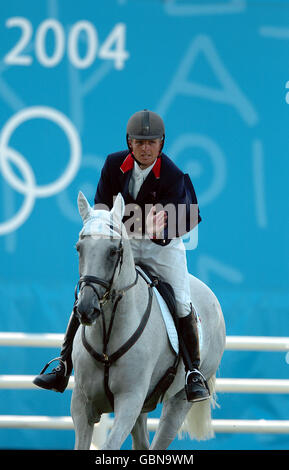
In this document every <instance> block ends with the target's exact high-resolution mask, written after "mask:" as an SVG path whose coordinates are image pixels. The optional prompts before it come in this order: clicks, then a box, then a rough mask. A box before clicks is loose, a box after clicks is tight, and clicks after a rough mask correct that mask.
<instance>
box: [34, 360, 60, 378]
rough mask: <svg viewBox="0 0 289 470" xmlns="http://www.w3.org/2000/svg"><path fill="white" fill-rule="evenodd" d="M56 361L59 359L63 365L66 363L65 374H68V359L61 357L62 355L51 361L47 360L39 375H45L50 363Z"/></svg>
mask: <svg viewBox="0 0 289 470" xmlns="http://www.w3.org/2000/svg"><path fill="white" fill-rule="evenodd" d="M54 361H59V362H61V363H62V364H63V365H64V370H65V374H64V375H65V376H66V375H67V364H66V361H63V359H61V357H55V358H54V359H52V360H51V361H49V362H47V364H46V365H45V366H44V367H43V369H42V371H41V372H40V374H39V375H43V374H44V372H45V371H46V369H47V368H48V367H49V366H50V364H51V363H52V362H54Z"/></svg>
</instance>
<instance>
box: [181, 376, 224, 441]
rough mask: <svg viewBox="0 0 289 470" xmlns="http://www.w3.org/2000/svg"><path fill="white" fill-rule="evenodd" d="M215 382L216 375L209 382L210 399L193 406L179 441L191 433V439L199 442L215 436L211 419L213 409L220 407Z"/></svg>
mask: <svg viewBox="0 0 289 470" xmlns="http://www.w3.org/2000/svg"><path fill="white" fill-rule="evenodd" d="M215 382H216V376H215V375H214V376H212V377H211V378H210V379H209V380H208V382H207V383H208V387H209V389H210V395H211V397H210V399H208V400H203V401H199V402H196V403H194V404H193V405H192V407H191V409H190V411H189V412H188V414H187V416H186V418H185V421H184V423H183V426H182V428H181V429H180V431H179V435H178V437H179V439H182V438H183V437H185V436H184V434H183V433H189V436H190V438H191V439H196V440H198V441H202V440H206V439H211V438H213V437H214V436H215V433H214V430H213V426H212V417H211V408H212V407H213V408H215V407H216V406H218V405H217V402H216V393H215Z"/></svg>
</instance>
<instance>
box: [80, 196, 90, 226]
mask: <svg viewBox="0 0 289 470" xmlns="http://www.w3.org/2000/svg"><path fill="white" fill-rule="evenodd" d="M77 205H78V210H79V213H80V215H81V218H82V220H83V222H85V220H86V219H87V218H88V216H89V214H90V211H91V207H90V204H89V202H88V200H87V199H86V197H85V196H84V194H83V193H82V192H81V191H79V193H78V197H77Z"/></svg>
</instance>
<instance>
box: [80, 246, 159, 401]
mask: <svg viewBox="0 0 289 470" xmlns="http://www.w3.org/2000/svg"><path fill="white" fill-rule="evenodd" d="M116 252H117V253H118V259H117V262H116V264H115V267H114V272H113V276H112V278H111V281H106V280H104V279H101V278H98V277H96V276H90V275H86V276H81V277H80V279H79V281H78V283H77V285H76V287H75V302H74V309H77V300H78V295H77V291H78V288H80V289H82V288H83V287H85V286H89V287H91V288H92V289H93V290H94V292H95V294H96V295H97V296H98V298H99V295H98V292H97V290H96V288H95V285H100V286H102V287H104V288H105V289H106V291H105V293H104V295H103V296H102V298H99V302H100V314H101V318H102V325H103V344H102V346H103V349H102V353H98V352H97V351H95V350H94V348H93V347H92V346H91V345H90V344H89V343H88V341H87V339H86V337H85V325H82V332H81V337H82V343H83V346H84V347H85V349H86V350H87V351H88V352H89V354H90V355H91V356H92V357H93V358H94V359H95V360H96V361H97V362H100V363H102V364H103V365H104V387H105V391H106V394H107V396H108V398H109V401H110V404H111V406H112V408H113V406H114V398H113V394H112V392H111V390H110V389H109V385H108V381H109V368H110V366H111V364H113V363H114V362H115V361H117V359H119V358H120V357H121V356H123V355H124V354H125V353H126V352H127V351H128V350H129V349H130V348H131V347H132V346H133V345H134V344H135V343H136V341H137V340H138V339H139V337H140V336H141V334H142V332H143V331H144V329H145V326H146V324H147V322H148V319H149V316H150V313H151V306H152V298H153V291H152V288H153V287H154V286H155V285H156V282H157V281H153V282H151V283H149V282H148V281H147V279H146V278H145V277H144V276H143V274H142V272H141V271H138V269H137V268H136V269H135V271H136V277H135V280H134V281H133V282H132V283H131V284H128V285H127V286H126V287H124V288H122V289H119V290H115V289H112V286H113V281H114V277H115V273H116V269H117V267H118V265H120V270H121V265H122V258H123V246H122V240H120V244H119V248H118V249H117V250H116ZM139 274H140V275H141V276H142V277H143V279H144V280H145V282H146V284H147V286H148V294H149V298H148V303H147V307H146V310H145V312H144V314H143V317H142V319H141V321H140V323H139V325H138V327H137V329H136V330H135V332H134V333H133V334H132V335H131V336H130V338H129V339H128V340H127V341H126V342H125V343H124V344H123V345H122V346H121V347H120V348H119V349H118V350H117V351H115V352H114V353H112V354H110V355H109V356H108V355H107V346H108V343H109V339H110V336H111V332H112V327H113V323H114V320H115V314H116V311H117V307H118V304H119V302H120V300H121V299H122V298H123V296H124V294H125V293H126V292H127V291H128V290H129V289H131V288H132V287H134V286H135V285H136V284H137V281H138V276H139ZM109 300H111V301H112V303H113V307H112V313H111V318H110V322H109V326H108V329H106V324H105V318H104V312H103V308H102V306H103V305H104V304H105V303H106V302H108V301H109Z"/></svg>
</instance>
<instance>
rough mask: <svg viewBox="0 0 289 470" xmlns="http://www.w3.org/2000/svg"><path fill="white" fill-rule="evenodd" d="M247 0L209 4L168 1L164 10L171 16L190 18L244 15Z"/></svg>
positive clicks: (229, 0) (228, 0) (230, 0)
mask: <svg viewBox="0 0 289 470" xmlns="http://www.w3.org/2000/svg"><path fill="white" fill-rule="evenodd" d="M246 6H247V5H246V1H245V0H227V1H225V2H221V1H220V0H219V1H218V2H216V1H215V2H209V3H207V2H206V3H204V1H200V2H199V3H196V1H195V0H193V1H192V3H191V4H190V3H185V2H184V1H178V0H166V2H165V5H164V8H165V10H166V11H167V13H168V14H169V15H172V16H189V15H223V14H224V13H242V12H243V11H244V10H245V9H246Z"/></svg>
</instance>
